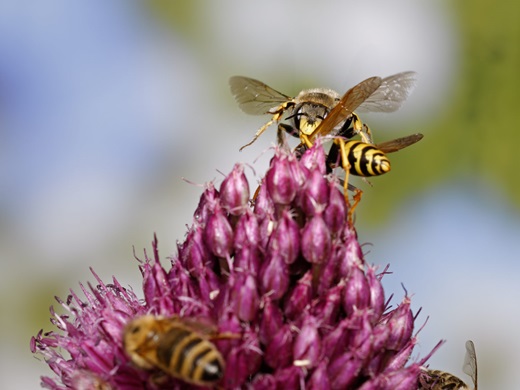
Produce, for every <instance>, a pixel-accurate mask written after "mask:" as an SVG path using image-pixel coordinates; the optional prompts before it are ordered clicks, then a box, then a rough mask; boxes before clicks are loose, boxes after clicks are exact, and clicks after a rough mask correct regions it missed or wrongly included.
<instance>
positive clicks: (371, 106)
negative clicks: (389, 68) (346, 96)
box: [357, 72, 417, 112]
mask: <svg viewBox="0 0 520 390" xmlns="http://www.w3.org/2000/svg"><path fill="white" fill-rule="evenodd" d="M416 81H417V73H415V72H402V73H397V74H394V75H392V76H388V77H386V78H384V79H383V80H382V82H381V85H380V86H379V88H378V89H377V90H375V91H374V93H373V94H372V95H370V97H368V98H367V99H366V100H365V101H364V102H363V104H361V105H360V106H359V108H358V109H357V112H393V111H396V110H398V109H399V108H400V107H401V105H402V104H403V102H404V101H405V100H406V99H407V98H408V95H410V92H412V89H413V88H414V87H415V83H416Z"/></svg>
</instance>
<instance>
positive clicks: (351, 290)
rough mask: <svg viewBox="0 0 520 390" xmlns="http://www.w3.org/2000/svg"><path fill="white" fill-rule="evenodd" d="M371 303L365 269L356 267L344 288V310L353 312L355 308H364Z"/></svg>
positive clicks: (348, 312)
mask: <svg viewBox="0 0 520 390" xmlns="http://www.w3.org/2000/svg"><path fill="white" fill-rule="evenodd" d="M369 303H370V287H369V285H368V281H367V279H366V277H365V274H364V273H363V271H361V270H360V269H359V268H357V267H354V268H352V269H351V271H350V274H349V276H348V278H347V280H346V285H345V289H344V290H343V310H345V312H346V313H347V314H350V313H353V312H354V308H356V309H364V308H365V307H367V306H368V304H369Z"/></svg>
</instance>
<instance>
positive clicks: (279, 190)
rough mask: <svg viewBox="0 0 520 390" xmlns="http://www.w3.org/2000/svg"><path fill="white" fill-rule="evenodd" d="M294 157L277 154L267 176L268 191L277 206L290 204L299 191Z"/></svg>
mask: <svg viewBox="0 0 520 390" xmlns="http://www.w3.org/2000/svg"><path fill="white" fill-rule="evenodd" d="M293 160H294V157H290V156H287V155H283V154H282V153H281V152H277V153H276V155H275V156H274V157H273V159H272V160H271V166H270V167H269V170H268V171H267V175H266V176H265V185H266V186H267V191H268V192H269V195H270V196H271V198H272V199H273V202H274V203H276V204H289V203H291V202H292V201H293V199H294V197H295V196H296V191H297V190H298V186H299V184H298V181H297V178H296V177H295V176H294V167H293V165H294V161H293Z"/></svg>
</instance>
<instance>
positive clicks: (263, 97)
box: [229, 76, 292, 115]
mask: <svg viewBox="0 0 520 390" xmlns="http://www.w3.org/2000/svg"><path fill="white" fill-rule="evenodd" d="M229 86H230V88H231V93H232V94H233V96H234V97H235V100H236V102H237V103H238V107H240V109H241V110H242V111H244V112H245V113H246V114H250V115H263V114H268V113H269V110H270V109H271V108H273V107H276V106H278V105H280V104H281V103H285V102H287V101H289V100H292V98H291V97H289V96H287V95H284V94H283V93H281V92H278V91H276V90H274V89H273V88H271V87H269V86H268V85H266V84H264V83H262V82H261V81H258V80H255V79H251V78H249V77H243V76H233V77H231V78H230V79H229Z"/></svg>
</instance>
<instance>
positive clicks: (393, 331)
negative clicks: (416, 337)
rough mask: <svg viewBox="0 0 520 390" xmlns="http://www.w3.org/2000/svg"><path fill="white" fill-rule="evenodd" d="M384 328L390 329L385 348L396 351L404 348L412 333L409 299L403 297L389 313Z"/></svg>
mask: <svg viewBox="0 0 520 390" xmlns="http://www.w3.org/2000/svg"><path fill="white" fill-rule="evenodd" d="M386 326H388V327H389V328H390V335H389V338H388V341H387V343H386V348H387V349H390V350H394V351H398V350H400V349H401V348H403V347H404V345H405V344H406V343H407V341H408V340H410V337H411V336H412V332H413V315H412V309H411V308H410V298H408V297H405V298H404V300H403V302H402V303H401V304H400V305H399V306H398V307H397V309H395V310H394V311H393V312H391V313H390V316H389V318H388V319H387V323H386Z"/></svg>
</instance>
